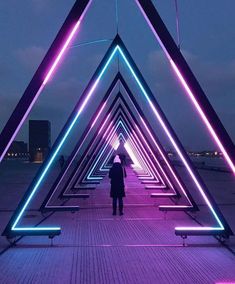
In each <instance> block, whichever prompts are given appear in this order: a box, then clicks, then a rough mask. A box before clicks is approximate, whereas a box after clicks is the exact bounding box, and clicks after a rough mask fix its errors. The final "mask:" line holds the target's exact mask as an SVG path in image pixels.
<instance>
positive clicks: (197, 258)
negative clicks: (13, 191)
mask: <svg viewBox="0 0 235 284" xmlns="http://www.w3.org/2000/svg"><path fill="white" fill-rule="evenodd" d="M126 184H127V186H126V187H127V188H126V191H127V197H126V198H125V210H124V215H123V216H112V215H111V213H112V210H111V200H110V198H109V181H108V179H107V178H105V179H104V181H103V182H102V183H101V184H100V185H98V186H97V188H96V189H95V190H93V191H89V193H90V195H91V196H90V198H89V199H86V200H80V199H79V200H77V199H76V200H75V201H74V202H76V203H77V204H79V205H80V206H81V210H80V211H79V212H75V213H73V214H72V213H70V212H58V213H55V214H53V215H52V216H51V217H50V218H48V219H47V220H45V222H44V223H45V224H53V225H59V226H61V227H62V234H61V235H60V236H58V237H56V238H55V239H54V240H53V246H51V241H50V240H49V239H48V238H47V237H24V238H22V239H21V240H20V241H19V242H18V243H17V245H16V246H15V247H11V248H9V249H7V250H6V251H5V252H4V253H2V255H0V283H122V284H123V283H233V282H234V283H235V256H234V254H233V253H232V252H231V251H229V249H228V248H226V247H225V246H223V245H222V244H220V243H219V242H218V241H217V240H216V239H215V238H214V237H210V236H209V237H208V236H207V237H205V236H204V237H189V238H188V239H187V241H186V246H183V242H182V239H181V238H180V237H177V236H175V234H174V227H175V226H176V225H182V224H193V222H194V221H193V220H192V219H191V218H190V217H189V216H187V215H186V214H185V213H184V212H168V213H167V216H166V218H165V216H164V213H163V212H160V211H159V210H158V204H160V203H161V204H162V203H163V201H164V199H162V198H161V200H158V199H155V198H150V195H151V192H153V191H151V190H146V189H144V185H143V184H141V183H140V182H139V181H138V179H137V177H136V176H135V175H134V173H133V172H132V170H131V169H128V178H127V181H126ZM166 202H167V199H166ZM13 207H14V206H13ZM4 208H5V207H4V205H3V204H1V209H2V211H1V216H2V218H1V219H2V220H1V229H2V228H3V226H4V224H6V222H7V221H8V218H9V216H10V215H11V214H12V212H11V209H13V208H8V209H9V210H6V208H5V209H4ZM233 208H234V207H233ZM26 217H27V219H28V220H29V222H32V223H33V222H34V221H33V219H34V218H35V219H36V218H37V214H36V213H35V212H34V211H32V212H30V213H29V214H28V216H26ZM233 218H234V219H235V216H233ZM233 241H234V239H233V238H232V242H233ZM0 245H1V247H0V249H2V251H4V249H6V248H7V242H6V240H5V239H4V238H1V240H0ZM229 246H230V247H231V248H233V245H232V243H229Z"/></svg>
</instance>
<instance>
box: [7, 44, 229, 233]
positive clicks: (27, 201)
mask: <svg viewBox="0 0 235 284" xmlns="http://www.w3.org/2000/svg"><path fill="white" fill-rule="evenodd" d="M116 52H119V53H120V55H121V56H122V58H123V60H124V62H125V63H126V65H127V67H128V68H129V70H130V72H131V74H132V75H133V77H134V79H135V81H136V83H137V84H138V86H139V87H140V89H141V91H142V93H143V95H144V96H145V98H146V99H147V101H148V103H149V105H150V107H151V108H152V110H153V112H154V114H155V116H156V117H157V119H158V121H159V122H160V125H161V126H162V128H163V129H164V131H165V133H166V135H167V136H168V138H169V139H170V141H171V143H172V144H173V146H174V148H175V149H176V151H177V153H178V154H179V156H180V158H181V159H182V161H183V162H184V164H185V166H186V168H187V170H188V172H189V174H190V175H191V177H192V179H193V181H194V183H195V184H196V186H197V188H198V190H199V192H200V193H201V195H202V197H203V198H204V200H205V201H206V203H207V205H208V207H209V209H210V210H211V212H212V214H213V215H214V217H215V219H216V220H217V222H218V224H219V226H220V229H221V230H224V226H223V224H222V222H221V221H220V219H219V217H218V215H217V214H216V212H215V210H214V208H213V207H212V204H211V203H210V201H209V199H208V198H207V196H206V194H205V193H204V191H203V189H202V187H201V185H200V184H199V182H198V181H197V179H196V177H195V176H194V174H193V172H192V170H191V168H190V166H189V165H188V163H187V161H185V159H184V157H183V155H182V153H181V151H180V150H179V148H178V145H177V144H176V142H175V141H174V140H173V138H172V137H171V134H170V132H169V130H168V129H167V127H166V125H165V124H164V122H163V120H162V118H161V116H160V114H159V113H158V112H157V110H156V109H155V107H154V105H153V103H152V102H151V100H150V98H149V96H148V94H147V92H146V90H145V89H144V87H143V85H142V84H141V82H140V80H139V79H138V77H137V75H136V73H135V72H134V70H133V68H132V67H131V65H130V63H129V62H128V60H127V58H126V56H125V54H124V53H123V51H122V49H121V48H120V47H119V46H118V45H117V46H116V47H115V48H114V50H113V52H112V54H111V55H110V57H109V59H108V60H107V62H106V64H105V65H104V68H103V69H102V71H101V73H100V74H99V76H98V77H97V79H96V81H95V83H94V85H93V86H92V88H91V90H90V91H89V93H88V94H87V97H86V99H85V100H84V102H83V103H82V105H81V107H80V108H79V110H78V112H77V114H76V116H75V118H74V119H73V121H72V122H71V124H70V126H69V127H68V129H67V131H66V132H65V134H64V136H63V138H62V139H61V141H60V143H59V145H58V146H57V148H56V149H55V152H54V153H53V155H52V157H51V158H50V160H49V161H48V164H47V165H46V167H45V169H44V170H43V172H42V174H41V176H40V177H39V179H38V181H37V183H36V184H35V186H34V187H33V189H32V192H31V194H30V196H29V197H28V199H27V200H26V202H25V204H24V206H23V207H22V209H21V210H20V213H19V215H18V216H17V218H16V220H15V222H14V223H13V225H12V228H11V229H12V230H17V231H19V230H22V231H24V230H31V231H34V230H35V231H37V230H60V228H59V227H49V228H44V227H37V228H36V227H32V228H31V227H22V228H16V225H17V224H18V222H19V220H20V218H21V217H22V215H23V213H24V211H25V209H26V208H27V206H28V205H29V203H30V201H31V200H32V198H33V196H34V194H35V193H36V191H37V189H38V188H39V186H40V184H41V182H42V180H43V178H44V177H45V176H46V173H47V172H48V170H49V168H50V166H51V165H52V163H53V161H54V159H55V157H56V156H57V154H58V152H59V151H60V149H61V148H62V146H63V144H64V142H65V141H66V139H67V137H68V136H69V134H70V132H71V130H72V128H73V126H74V125H75V123H76V121H77V119H78V117H79V116H80V114H81V113H82V111H83V109H84V108H85V106H86V104H87V103H88V101H89V100H90V98H91V96H92V94H93V92H94V90H95V88H96V86H97V85H98V83H99V81H100V79H101V77H102V76H103V74H104V72H105V71H106V69H107V68H108V66H109V64H110V62H111V61H112V59H113V57H114V56H115V54H116ZM183 228H184V229H185V230H186V229H188V228H187V227H183ZM192 228H195V227H190V229H191V230H192ZM213 228H214V230H218V228H215V227H212V230H213ZM195 230H197V228H195ZM198 230H203V229H202V228H198Z"/></svg>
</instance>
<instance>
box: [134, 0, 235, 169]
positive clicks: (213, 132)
mask: <svg viewBox="0 0 235 284" xmlns="http://www.w3.org/2000/svg"><path fill="white" fill-rule="evenodd" d="M136 3H137V5H138V7H139V8H140V10H141V12H142V14H143V16H144V18H145V20H146V22H147V23H148V25H149V27H150V29H151V30H152V32H153V34H154V35H155V37H156V38H157V40H158V43H159V44H160V46H161V47H162V49H163V51H164V53H165V54H166V56H167V58H168V60H169V62H170V64H171V66H172V68H173V70H174V72H175V74H176V75H177V77H178V79H179V80H180V82H181V84H182V85H183V87H184V89H185V90H186V92H187V94H188V95H189V97H190V99H191V101H192V102H193V104H194V106H195V107H196V109H197V111H198V113H199V115H200V117H201V119H202V121H203V122H204V123H205V125H206V127H207V129H208V130H209V132H210V134H211V136H212V138H213V140H214V142H215V143H216V144H217V145H218V147H219V149H220V151H221V152H222V153H223V155H224V157H225V160H226V161H227V163H228V165H229V167H230V168H231V170H232V172H233V174H235V165H234V164H233V162H232V160H231V158H230V157H229V155H228V153H227V151H226V150H225V148H224V146H223V144H222V142H221V141H220V139H219V137H218V135H217V134H216V131H215V130H214V128H213V127H212V125H211V124H210V122H209V120H208V118H207V116H206V115H205V113H204V112H203V110H202V108H201V106H200V105H199V103H198V102H197V100H196V98H195V97H194V94H193V92H192V91H191V89H190V87H189V85H188V84H187V82H186V81H185V79H184V77H183V75H182V74H181V72H180V70H179V68H178V67H177V66H176V64H175V62H174V61H173V59H172V58H171V56H170V54H169V53H168V51H167V50H166V48H165V46H164V45H163V43H162V41H161V40H160V38H159V36H158V34H157V33H156V31H155V30H154V28H153V26H152V24H151V22H150V21H149V19H148V17H147V16H146V14H145V12H144V10H143V9H142V7H141V6H140V4H139V3H138V1H136Z"/></svg>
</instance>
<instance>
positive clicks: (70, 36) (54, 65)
mask: <svg viewBox="0 0 235 284" xmlns="http://www.w3.org/2000/svg"><path fill="white" fill-rule="evenodd" d="M80 23H81V21H80V20H78V21H77V23H76V24H75V26H74V27H73V29H72V31H71V33H70V34H69V37H68V38H67V40H66V41H65V44H64V46H63V48H62V49H61V51H60V53H59V54H58V56H57V57H56V60H55V61H54V63H53V64H52V66H51V68H50V69H49V72H48V73H47V75H46V77H45V79H44V81H43V85H46V83H47V82H48V80H49V79H50V77H51V75H52V73H53V71H54V70H55V68H56V66H57V65H58V63H59V61H60V59H61V58H62V56H63V54H64V52H65V50H66V48H67V47H68V45H69V44H70V42H71V40H72V38H73V36H74V35H75V33H76V31H77V29H78V27H79V25H80Z"/></svg>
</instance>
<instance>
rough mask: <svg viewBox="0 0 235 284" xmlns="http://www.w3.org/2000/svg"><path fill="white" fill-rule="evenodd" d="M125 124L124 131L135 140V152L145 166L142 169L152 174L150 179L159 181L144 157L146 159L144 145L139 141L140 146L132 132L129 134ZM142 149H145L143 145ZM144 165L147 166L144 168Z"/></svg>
mask: <svg viewBox="0 0 235 284" xmlns="http://www.w3.org/2000/svg"><path fill="white" fill-rule="evenodd" d="M124 124H125V123H124V122H123V121H122V126H123V128H124V130H125V131H126V133H127V135H128V136H129V138H131V139H132V140H133V145H134V149H136V151H135V152H136V153H137V155H138V156H139V157H140V159H141V160H142V161H143V165H142V166H141V168H142V169H144V168H145V169H148V170H147V172H148V173H149V174H150V177H149V178H151V179H156V180H158V178H157V177H155V175H154V174H152V172H153V169H152V168H151V166H150V165H149V163H148V161H147V159H146V158H145V159H146V161H145V160H144V159H143V157H145V155H144V152H143V150H142V149H141V148H140V145H142V144H141V143H140V141H139V140H138V141H139V144H138V143H137V141H136V139H135V138H134V137H133V135H132V133H131V131H129V134H128V131H127V129H126V127H125V126H124ZM142 148H143V149H144V147H143V145H142ZM134 149H133V150H134ZM144 165H145V166H144Z"/></svg>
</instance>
